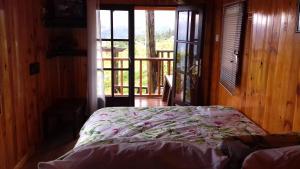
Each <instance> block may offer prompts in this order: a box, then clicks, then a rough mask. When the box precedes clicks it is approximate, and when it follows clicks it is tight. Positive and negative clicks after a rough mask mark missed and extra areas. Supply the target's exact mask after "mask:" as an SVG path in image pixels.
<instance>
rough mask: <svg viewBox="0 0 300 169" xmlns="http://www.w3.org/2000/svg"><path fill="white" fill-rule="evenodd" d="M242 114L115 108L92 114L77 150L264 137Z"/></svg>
mask: <svg viewBox="0 0 300 169" xmlns="http://www.w3.org/2000/svg"><path fill="white" fill-rule="evenodd" d="M264 134H265V132H264V131H263V130H262V129H261V128H260V127H258V126H257V125H255V124H254V123H253V122H252V121H251V120H249V119H248V118H247V117H245V116H244V115H243V114H242V113H240V112H238V111H237V110H235V109H233V108H229V107H222V106H202V107H201V106H200V107H199V106H198V107H196V106H187V107H180V106H174V107H152V108H148V107H146V108H134V107H112V108H103V109H100V110H98V111H96V112H95V113H93V114H92V115H91V116H90V118H89V119H88V120H87V122H86V123H85V124H84V126H83V127H82V129H81V131H80V138H79V140H78V142H77V144H76V145H75V148H78V147H81V146H85V145H90V144H93V143H100V144H112V143H133V142H145V141H177V142H185V143H196V144H201V145H205V146H207V147H216V146H217V145H218V144H219V143H220V142H221V141H222V140H223V139H224V138H226V137H230V136H241V135H264Z"/></svg>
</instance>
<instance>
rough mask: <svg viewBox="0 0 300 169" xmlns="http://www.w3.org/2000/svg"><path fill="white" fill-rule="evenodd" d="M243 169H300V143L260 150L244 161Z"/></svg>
mask: <svg viewBox="0 0 300 169" xmlns="http://www.w3.org/2000/svg"><path fill="white" fill-rule="evenodd" d="M242 168H243V169H268V168H270V169H299V168H300V145H297V146H291V147H283V148H275V149H265V150H259V151H255V152H253V153H251V154H250V155H248V156H247V157H246V159H245V160H244V162H243V167H242Z"/></svg>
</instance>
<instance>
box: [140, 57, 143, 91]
mask: <svg viewBox="0 0 300 169" xmlns="http://www.w3.org/2000/svg"><path fill="white" fill-rule="evenodd" d="M142 63H143V61H142V60H140V96H141V95H142V93H143V92H142V90H143V89H142V85H143V64H142Z"/></svg>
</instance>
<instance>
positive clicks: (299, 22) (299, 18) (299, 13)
mask: <svg viewBox="0 0 300 169" xmlns="http://www.w3.org/2000/svg"><path fill="white" fill-rule="evenodd" d="M297 8H298V10H297V21H296V24H297V27H296V32H298V33H300V0H298V7H297Z"/></svg>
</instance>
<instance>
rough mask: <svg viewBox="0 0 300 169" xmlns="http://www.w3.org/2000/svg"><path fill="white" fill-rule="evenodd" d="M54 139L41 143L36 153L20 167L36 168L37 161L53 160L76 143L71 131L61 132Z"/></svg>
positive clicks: (25, 168) (24, 168) (26, 168)
mask: <svg viewBox="0 0 300 169" xmlns="http://www.w3.org/2000/svg"><path fill="white" fill-rule="evenodd" d="M54 138H55V139H51V140H48V141H46V142H45V143H44V144H42V145H41V146H40V147H39V148H38V149H37V151H36V153H35V154H34V155H33V156H32V157H31V158H30V159H29V160H28V161H27V163H25V165H24V166H23V167H22V168H21V169H37V164H38V162H41V161H51V160H54V159H56V158H58V157H60V156H62V155H64V154H65V153H66V152H68V151H69V150H71V149H72V148H73V147H74V145H75V144H76V141H77V139H76V140H74V139H73V137H72V132H69V131H68V132H62V133H61V134H59V135H58V136H57V137H54Z"/></svg>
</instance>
